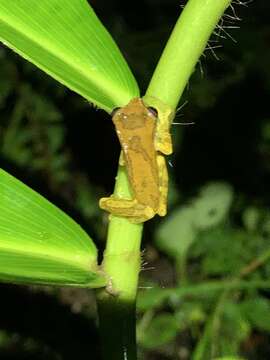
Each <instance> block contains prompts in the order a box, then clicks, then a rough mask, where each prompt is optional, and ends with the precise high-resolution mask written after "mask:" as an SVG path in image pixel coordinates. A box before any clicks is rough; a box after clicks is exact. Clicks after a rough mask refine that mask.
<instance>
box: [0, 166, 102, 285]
mask: <svg viewBox="0 0 270 360" xmlns="http://www.w3.org/2000/svg"><path fill="white" fill-rule="evenodd" d="M96 261H97V251H96V248H95V245H94V243H93V242H92V240H91V239H90V238H89V236H88V235H87V234H86V233H85V232H84V231H83V229H82V228H81V227H80V226H79V225H78V224H77V223H75V221H73V220H72V219H71V218H70V217H69V216H68V215H66V214H65V213H64V212H62V211H61V210H60V209H58V208H57V207H56V206H54V205H53V204H52V203H50V202H49V201H48V200H46V199H45V198H43V197H42V196H41V195H39V194H38V193H36V192H34V191H33V190H31V189H30V188H28V187H27V186H26V185H24V184H23V183H21V182H20V181H19V180H17V179H15V178H14V177H13V176H11V175H9V174H8V173H6V172H5V171H4V170H2V169H0V280H1V281H15V282H27V283H29V282H30V283H39V284H50V285H70V286H86V287H99V286H104V284H105V282H106V281H105V279H104V277H103V276H102V275H101V273H100V272H99V270H98V267H97V262H96Z"/></svg>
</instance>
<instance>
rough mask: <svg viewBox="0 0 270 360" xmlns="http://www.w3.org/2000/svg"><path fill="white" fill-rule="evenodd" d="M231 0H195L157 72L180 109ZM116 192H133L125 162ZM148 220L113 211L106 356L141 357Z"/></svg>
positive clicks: (155, 90) (103, 301)
mask: <svg viewBox="0 0 270 360" xmlns="http://www.w3.org/2000/svg"><path fill="white" fill-rule="evenodd" d="M229 3H230V1H229V0H218V1H217V0H189V2H188V5H187V6H186V7H185V9H184V11H183V12H182V14H181V18H180V19H179V20H178V22H177V23H176V26H175V28H174V31H173V33H172V35H171V37H170V39H169V41H168V44H167V46H166V48H165V50H164V53H163V54H162V56H161V59H160V61H159V64H158V66H157V68H156V70H155V72H154V75H153V77H152V80H151V83H150V85H149V88H148V90H147V92H146V95H149V96H153V97H155V98H157V99H159V100H161V101H162V102H163V103H165V104H166V105H168V106H170V107H171V108H172V109H175V108H176V106H177V103H178V101H179V99H180V96H181V95H182V92H183V90H184V88H185V86H186V84H187V81H188V79H189V77H190V75H191V73H192V71H193V69H194V67H195V64H196V63H197V61H198V59H199V57H200V55H201V54H202V52H203V50H204V48H205V46H206V43H207V41H208V38H209V36H210V34H211V33H212V31H213V29H214V27H215V25H216V23H217V22H218V20H219V18H220V16H221V15H222V13H223V11H224V10H225V8H226V7H227V6H228V5H229ZM114 195H115V196H118V197H123V198H129V197H130V196H131V194H130V190H129V186H128V180H127V177H126V174H125V172H124V170H123V169H122V168H121V167H119V171H118V174H117V180H116V186H115V192H114ZM142 228H143V226H142V225H135V224H131V223H130V222H129V221H128V220H126V219H122V218H118V217H115V216H111V219H110V224H109V230H108V239H107V244H106V250H105V253H104V259H103V263H102V267H103V270H104V271H105V273H106V274H107V276H108V277H109V286H108V287H107V288H106V290H102V291H100V292H99V293H98V309H99V321H100V332H101V341H102V349H103V356H104V360H109V359H110V360H121V359H123V360H135V359H136V336H135V303H136V292H137V282H138V274H139V271H140V243H141V236H142Z"/></svg>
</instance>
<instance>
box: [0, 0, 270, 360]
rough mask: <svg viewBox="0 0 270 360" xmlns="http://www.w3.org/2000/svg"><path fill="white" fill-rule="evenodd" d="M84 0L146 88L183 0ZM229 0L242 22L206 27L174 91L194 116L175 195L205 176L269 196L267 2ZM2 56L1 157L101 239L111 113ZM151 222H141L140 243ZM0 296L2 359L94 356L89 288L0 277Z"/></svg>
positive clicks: (180, 153)
mask: <svg viewBox="0 0 270 360" xmlns="http://www.w3.org/2000/svg"><path fill="white" fill-rule="evenodd" d="M90 3H91V4H92V5H93V7H94V9H95V10H96V12H97V14H98V16H99V17H100V19H101V20H102V22H103V23H104V24H105V26H106V27H107V29H108V30H109V31H110V32H111V34H112V36H113V37H114V39H115V40H116V42H117V44H118V45H119V47H120V49H121V50H122V52H123V54H124V56H125V58H126V60H127V62H128V64H129V65H130V67H131V69H132V71H133V73H134V75H135V77H136V79H137V81H138V83H139V86H140V88H141V93H142V94H143V93H144V91H145V89H146V87H147V84H148V82H149V80H150V78H151V73H152V72H153V70H154V68H155V65H156V63H157V61H158V59H159V56H160V54H161V52H162V49H163V47H164V45H165V43H166V40H167V38H168V36H169V34H170V32H171V30H172V28H173V25H174V23H175V21H176V19H177V17H178V15H179V11H180V2H179V1H175V0H155V1H154V0H145V1H141V0H138V1H136V2H127V1H120V0H119V1H117V0H114V1H105V0H98V1H94V0H93V1H90ZM183 3H184V2H183V1H182V4H183ZM234 8H235V11H236V13H237V15H238V16H239V17H240V18H241V21H236V20H235V21H233V24H227V25H233V26H234V25H235V26H239V27H240V28H239V29H226V31H227V32H228V34H229V35H228V34H226V33H224V32H221V35H222V36H223V37H225V38H218V39H217V38H216V37H215V36H213V38H212V40H218V45H221V47H220V48H217V49H215V50H214V52H215V55H214V54H213V52H212V51H211V50H206V51H205V53H204V56H203V57H202V58H201V63H200V65H198V66H197V69H196V71H195V73H194V74H193V75H192V78H191V79H190V82H189V86H188V88H187V89H186V91H185V94H184V95H183V98H182V99H181V102H180V105H182V104H184V103H185V101H186V100H187V101H188V102H187V104H185V106H183V108H182V109H181V110H180V111H179V114H178V116H177V121H180V122H194V123H195V124H194V125H190V126H174V127H173V129H172V134H173V141H174V146H175V153H174V155H173V156H171V158H170V162H171V163H172V165H173V167H170V169H169V172H170V176H171V178H172V179H173V180H174V184H175V187H176V189H177V190H178V192H179V194H180V195H179V198H181V199H185V198H188V197H189V196H190V195H192V194H193V193H194V192H195V191H196V189H197V188H198V187H199V186H201V185H202V184H204V183H205V182H206V181H209V180H224V181H227V182H229V183H230V184H232V185H233V187H234V189H235V191H236V192H237V193H241V194H244V195H245V196H246V197H248V198H249V199H250V202H257V203H260V204H263V205H264V206H269V202H270V194H269V190H268V189H269V180H270V122H269V121H270V114H269V89H270V70H269V64H270V51H269V47H270V25H269V13H270V3H269V1H268V0H265V1H263V0H257V1H254V2H252V3H250V4H249V5H248V6H247V7H245V6H239V5H234ZM228 13H230V14H232V11H230V10H229V11H228ZM231 37H232V38H233V39H234V40H233V39H232V38H231ZM211 44H212V45H216V43H214V42H213V43H211ZM217 57H218V59H217ZM0 65H1V66H0V110H1V120H0V161H1V167H3V168H4V169H5V170H7V171H9V172H10V173H11V174H13V175H15V176H17V177H18V178H19V179H20V180H22V181H24V182H25V183H27V184H28V185H29V186H31V187H32V188H34V189H35V190H37V191H39V192H40V193H41V194H42V195H44V196H46V197H47V198H49V199H50V200H51V201H53V202H54V203H55V204H57V205H58V206H59V207H61V208H62V209H63V210H65V211H66V212H67V213H69V214H70V215H71V216H73V218H75V219H76V220H77V221H78V222H80V223H81V224H82V225H83V227H84V228H85V229H86V230H87V231H89V233H90V234H91V235H92V237H93V238H94V239H95V241H96V243H97V245H98V246H99V248H100V249H102V248H103V247H104V239H105V235H106V226H105V225H106V215H104V214H103V212H101V211H100V210H99V209H98V207H97V201H98V198H99V197H100V196H103V195H105V194H109V193H111V192H112V190H113V184H114V176H115V174H116V169H117V162H118V154H119V151H120V148H119V145H118V142H117V139H116V136H115V134H114V129H113V126H112V123H111V120H110V117H109V115H108V114H106V113H105V112H103V111H101V110H95V109H93V108H91V107H90V106H89V104H88V103H87V102H86V101H85V100H84V99H82V98H81V97H79V96H78V95H76V94H74V93H72V92H71V91H69V90H67V89H65V88H64V87H62V86H61V85H59V84H57V83H56V81H54V80H52V79H51V78H49V77H48V76H47V75H45V74H43V73H42V72H41V71H39V70H38V69H36V68H35V67H33V66H32V65H31V64H28V63H26V62H25V61H24V60H23V59H21V58H20V57H18V56H17V55H16V54H14V53H12V52H11V51H10V50H9V49H6V48H4V47H3V46H2V47H1V48H0ZM179 71H181V69H179ZM20 102H21V103H22V104H23V105H22V109H21V108H20V106H19V105H18V104H20ZM16 107H17V111H19V113H20V116H19V120H18V121H16V116H15V120H14V109H16ZM174 203H175V202H174ZM171 206H174V205H171ZM158 222H159V220H158V219H156V220H153V221H151V222H149V223H147V224H146V231H145V234H146V235H145V238H144V244H145V246H146V245H147V243H151V236H152V233H153V228H154V227H155V226H156V224H158ZM0 299H1V307H0V330H3V331H4V333H3V331H2V332H0V359H73V358H74V357H78V354H80V356H79V358H86V357H88V358H92V359H95V358H98V357H95V353H96V352H98V340H97V333H96V330H95V328H96V326H95V312H94V311H93V306H94V300H93V296H92V295H91V294H89V293H88V292H86V291H78V292H76V291H75V290H69V289H64V290H54V289H50V288H46V289H44V288H36V287H35V288H27V287H16V286H8V285H1V287H0ZM89 339H92V340H93V341H92V342H91V343H89ZM1 344H2V346H1ZM90 347H91V353H92V354H93V355H92V356H90V357H89V353H90ZM1 349H2V350H1ZM260 358H261V359H262V357H260Z"/></svg>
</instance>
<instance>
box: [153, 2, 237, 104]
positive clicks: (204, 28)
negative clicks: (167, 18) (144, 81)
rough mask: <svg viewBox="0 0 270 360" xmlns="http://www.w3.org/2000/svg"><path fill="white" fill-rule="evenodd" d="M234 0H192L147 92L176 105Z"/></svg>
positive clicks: (172, 35) (178, 22) (165, 50)
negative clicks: (211, 37)
mask: <svg viewBox="0 0 270 360" xmlns="http://www.w3.org/2000/svg"><path fill="white" fill-rule="evenodd" d="M230 3H231V0H189V2H188V3H187V5H186V6H185V9H184V10H183V12H182V14H181V16H180V17H179V19H178V21H177V23H176V25H175V27H174V29H173V32H172V34H171V36H170V38H169V41H168V42H167V44H166V47H165V49H164V51H163V53H162V56H161V58H160V60H159V62H158V65H157V67H156V70H155V72H154V74H153V76H152V79H151V81H150V84H149V87H148V89H147V92H146V95H148V96H153V97H155V98H157V99H159V100H161V101H163V102H164V103H165V104H167V105H169V106H170V107H171V108H173V109H175V108H176V106H177V104H178V102H179V99H180V97H181V95H182V93H183V91H184V89H185V87H186V85H187V82H188V80H189V78H190V76H191V74H192V73H193V71H194V69H195V66H196V64H197V62H198V60H199V58H200V56H201V54H202V52H203V51H204V49H205V47H206V44H207V41H208V40H209V37H210V36H211V34H212V32H213V30H214V28H215V26H216V24H217V23H218V21H219V19H220V18H221V16H222V15H223V13H224V11H225V10H226V8H227V7H228V6H229V5H230Z"/></svg>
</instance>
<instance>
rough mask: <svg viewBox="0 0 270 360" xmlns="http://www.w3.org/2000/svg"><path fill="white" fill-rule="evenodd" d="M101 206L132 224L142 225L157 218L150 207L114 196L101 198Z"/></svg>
mask: <svg viewBox="0 0 270 360" xmlns="http://www.w3.org/2000/svg"><path fill="white" fill-rule="evenodd" d="M99 206H100V207H101V209H103V210H106V211H108V212H109V213H111V214H112V215H115V216H120V217H125V218H127V219H128V220H129V221H130V222H132V223H141V222H144V221H147V220H149V219H151V218H152V217H153V216H155V211H154V210H153V209H152V208H151V207H150V206H146V205H143V204H140V203H138V201H137V200H127V199H119V198H116V197H114V196H113V195H112V196H110V197H105V198H101V199H100V200H99Z"/></svg>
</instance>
